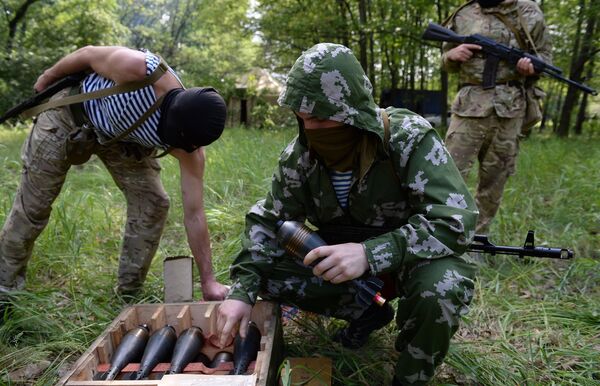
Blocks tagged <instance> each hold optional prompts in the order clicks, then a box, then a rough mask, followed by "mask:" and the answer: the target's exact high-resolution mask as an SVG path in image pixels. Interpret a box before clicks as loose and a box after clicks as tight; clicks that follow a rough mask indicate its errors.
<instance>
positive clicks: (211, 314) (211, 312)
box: [204, 303, 217, 335]
mask: <svg viewBox="0 0 600 386" xmlns="http://www.w3.org/2000/svg"><path fill="white" fill-rule="evenodd" d="M215 307H216V304H215V303H210V304H209V305H208V307H206V311H204V318H205V319H208V321H209V323H208V325H209V326H210V327H209V334H210V335H213V334H216V333H217V313H216V312H215Z"/></svg>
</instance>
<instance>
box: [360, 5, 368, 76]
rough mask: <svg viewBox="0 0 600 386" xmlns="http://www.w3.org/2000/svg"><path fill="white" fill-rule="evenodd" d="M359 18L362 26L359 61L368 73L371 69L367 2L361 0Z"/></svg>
mask: <svg viewBox="0 0 600 386" xmlns="http://www.w3.org/2000/svg"><path fill="white" fill-rule="evenodd" d="M358 18H359V26H360V27H359V28H360V29H359V31H358V46H359V49H360V52H359V61H360V65H361V66H362V68H363V70H364V71H365V73H366V72H367V71H368V69H369V66H368V63H367V34H366V32H365V29H366V26H367V0H360V1H359V2H358Z"/></svg>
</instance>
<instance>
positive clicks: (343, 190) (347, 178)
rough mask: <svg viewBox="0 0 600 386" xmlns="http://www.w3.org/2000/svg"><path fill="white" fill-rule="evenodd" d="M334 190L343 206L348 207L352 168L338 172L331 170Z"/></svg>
mask: <svg viewBox="0 0 600 386" xmlns="http://www.w3.org/2000/svg"><path fill="white" fill-rule="evenodd" d="M329 175H330V177H331V183H332V184H333V190H335V195H336V196H337V199H338V202H339V203H340V206H341V207H342V208H347V207H348V195H349V194H350V185H351V184H352V170H350V171H348V172H338V171H336V170H332V171H330V172H329Z"/></svg>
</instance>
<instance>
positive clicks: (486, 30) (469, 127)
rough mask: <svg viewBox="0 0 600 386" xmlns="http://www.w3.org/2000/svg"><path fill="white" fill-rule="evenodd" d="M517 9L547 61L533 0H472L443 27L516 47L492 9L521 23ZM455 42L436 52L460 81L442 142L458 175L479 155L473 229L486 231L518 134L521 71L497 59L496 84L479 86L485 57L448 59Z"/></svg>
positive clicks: (511, 170) (515, 150)
mask: <svg viewBox="0 0 600 386" xmlns="http://www.w3.org/2000/svg"><path fill="white" fill-rule="evenodd" d="M517 10H518V12H519V13H520V14H521V20H522V21H523V24H524V25H526V26H527V30H528V32H529V34H530V36H531V38H532V39H533V43H534V44H535V47H536V49H537V52H538V54H539V56H540V58H541V59H542V60H544V61H546V62H547V63H550V62H551V46H550V40H549V36H548V32H547V30H546V25H545V23H544V17H543V14H542V12H541V11H540V9H539V7H538V6H537V4H535V2H533V1H529V0H518V1H517V0H505V1H504V2H503V3H501V4H500V5H498V6H495V7H490V8H481V7H480V6H479V4H477V3H476V2H472V3H470V4H468V5H466V6H465V7H463V8H462V9H460V10H459V11H458V12H457V13H456V15H455V16H454V17H453V19H452V23H451V24H450V25H449V26H448V28H450V29H452V30H454V31H455V32H456V33H458V34H460V35H471V34H476V33H477V34H481V35H483V36H486V37H489V38H491V39H494V40H495V41H497V42H499V43H502V44H505V45H509V46H512V47H517V48H520V47H519V43H518V41H517V39H516V37H515V35H514V34H513V33H512V32H511V30H510V29H509V27H507V26H506V25H505V24H504V23H503V22H502V21H501V19H500V18H499V17H498V16H496V15H494V13H499V14H501V15H502V17H505V18H506V20H507V21H509V23H510V24H511V25H514V26H515V27H517V28H518V27H519V26H521V24H520V21H519V17H518V13H517ZM525 39H526V37H525V38H524V40H525ZM455 46H456V45H455V44H445V45H444V51H445V53H444V55H443V56H442V61H443V65H444V67H445V68H446V69H447V70H448V71H451V72H456V71H458V72H459V84H460V85H462V87H461V89H460V91H459V92H458V95H457V96H456V99H455V100H454V103H453V104H452V119H451V122H450V127H449V128H448V132H447V134H446V140H445V142H446V146H447V147H448V151H449V152H450V154H451V155H452V158H454V162H456V166H457V167H458V169H459V170H460V172H461V174H462V175H463V177H464V178H466V177H467V176H468V175H469V172H470V170H471V167H472V166H473V163H474V161H475V158H477V159H478V160H479V181H478V185H477V193H476V195H475V201H476V203H477V207H478V208H479V211H480V215H479V220H478V223H477V229H476V230H477V232H478V233H487V231H488V229H489V226H490V222H491V221H492V219H493V218H494V216H495V214H496V212H497V211H498V207H499V206H500V202H501V200H502V193H503V190H504V185H505V183H506V181H507V179H508V177H509V176H510V175H512V174H514V172H515V162H516V157H517V154H518V151H519V134H520V133H521V128H522V126H523V118H524V117H525V111H526V99H525V95H524V88H523V87H519V86H518V85H515V84H516V83H521V84H522V83H523V82H524V80H525V77H523V76H522V75H520V74H519V73H518V72H517V70H516V68H515V66H514V65H508V64H507V63H506V62H504V61H500V64H499V66H498V71H497V74H496V83H497V85H496V87H494V88H492V89H487V90H484V89H483V88H482V87H481V86H480V84H481V82H482V75H483V68H484V64H485V58H484V57H483V56H482V55H481V54H476V55H475V56H474V57H472V58H471V59H470V60H468V61H466V62H464V63H457V62H452V61H449V60H448V59H447V51H448V50H450V49H451V48H454V47H455ZM509 83H510V84H509ZM534 92H535V93H536V97H539V98H541V97H542V96H543V92H542V91H541V90H540V89H538V88H535V89H534Z"/></svg>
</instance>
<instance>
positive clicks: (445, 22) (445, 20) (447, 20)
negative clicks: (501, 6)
mask: <svg viewBox="0 0 600 386" xmlns="http://www.w3.org/2000/svg"><path fill="white" fill-rule="evenodd" d="M475 1H476V0H470V1H467V2H466V3H464V4H463V5H461V6H460V7H458V8H456V9H455V10H454V12H452V13H451V14H450V16H448V17H447V18H446V19H444V21H443V22H442V23H441V25H442V26H444V27H447V28H450V27H448V23H451V22H453V21H454V17H455V16H456V14H457V13H458V12H459V11H460V10H461V9H463V8H464V7H466V6H467V5H470V4H473V3H474V2H475ZM450 29H451V28H450Z"/></svg>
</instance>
